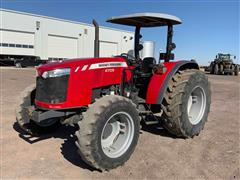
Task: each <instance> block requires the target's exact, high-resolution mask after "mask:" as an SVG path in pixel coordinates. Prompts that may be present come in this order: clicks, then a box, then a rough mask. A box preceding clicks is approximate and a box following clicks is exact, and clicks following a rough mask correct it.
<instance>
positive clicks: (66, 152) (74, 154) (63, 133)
mask: <svg viewBox="0 0 240 180" xmlns="http://www.w3.org/2000/svg"><path fill="white" fill-rule="evenodd" d="M13 129H14V130H15V131H17V132H18V133H19V137H20V138H22V139H23V140H24V141H26V142H28V143H30V144H34V143H37V142H39V141H43V140H46V139H50V138H60V139H63V140H64V142H63V143H62V144H61V147H60V149H61V153H62V155H63V157H64V158H65V159H66V160H68V161H69V162H70V163H72V164H73V165H75V166H78V167H80V168H83V169H88V170H90V171H94V170H95V169H94V168H92V167H91V166H89V165H88V164H86V163H85V162H84V161H83V160H82V159H81V157H80V155H79V154H78V149H77V146H76V145H75V141H76V137H75V135H74V134H75V132H76V130H77V129H78V128H77V127H72V126H60V127H58V128H57V129H55V130H54V131H51V132H45V133H44V134H41V135H39V136H31V135H29V134H27V133H26V132H25V131H24V130H23V129H21V127H20V126H19V125H18V123H17V122H15V123H14V124H13Z"/></svg>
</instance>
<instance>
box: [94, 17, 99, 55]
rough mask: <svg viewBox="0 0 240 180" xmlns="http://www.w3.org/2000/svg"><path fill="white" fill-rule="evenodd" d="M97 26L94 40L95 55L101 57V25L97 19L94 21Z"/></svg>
mask: <svg viewBox="0 0 240 180" xmlns="http://www.w3.org/2000/svg"><path fill="white" fill-rule="evenodd" d="M92 23H93V25H94V27H95V40H94V57H95V58H98V57H99V25H98V23H97V21H96V20H95V19H93V21H92Z"/></svg>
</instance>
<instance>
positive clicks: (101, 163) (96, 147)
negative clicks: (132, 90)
mask: <svg viewBox="0 0 240 180" xmlns="http://www.w3.org/2000/svg"><path fill="white" fill-rule="evenodd" d="M118 112H126V113H128V114H129V115H130V116H131V118H132V120H133V124H134V132H133V138H132V140H131V142H130V143H131V144H130V145H129V147H128V149H127V150H126V151H125V152H124V153H123V154H122V155H119V157H116V158H112V157H109V156H108V155H106V154H105V153H104V150H103V148H102V144H101V138H102V132H103V129H104V127H105V124H106V123H107V122H108V119H109V118H110V117H111V116H112V115H114V114H115V113H118ZM83 116H84V118H83V120H82V121H80V122H79V127H80V130H79V131H77V132H76V136H77V141H76V145H77V147H78V149H79V154H80V155H81V157H82V159H83V160H84V161H85V162H86V163H87V164H89V165H90V166H92V167H94V168H96V169H99V170H110V169H113V168H116V167H118V166H120V165H123V164H124V163H125V162H126V161H127V160H128V159H129V158H130V156H131V154H132V153H133V151H134V149H135V147H136V145H137V142H138V137H139V130H140V118H139V114H138V111H137V110H136V106H135V105H134V104H133V102H132V101H131V100H129V99H127V98H125V97H121V96H115V95H110V96H105V97H102V98H100V99H98V100H96V102H95V103H93V104H91V105H90V106H89V109H88V110H87V111H86V112H85V113H84V115H83Z"/></svg>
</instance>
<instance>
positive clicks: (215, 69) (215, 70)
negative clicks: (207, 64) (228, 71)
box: [214, 64, 219, 75]
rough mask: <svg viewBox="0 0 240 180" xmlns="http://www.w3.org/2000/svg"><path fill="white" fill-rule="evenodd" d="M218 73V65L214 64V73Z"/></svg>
mask: <svg viewBox="0 0 240 180" xmlns="http://www.w3.org/2000/svg"><path fill="white" fill-rule="evenodd" d="M218 73H219V69H218V65H217V64H215V65H214V74H215V75H217V74H218Z"/></svg>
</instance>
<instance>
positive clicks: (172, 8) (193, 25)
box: [0, 0, 240, 65]
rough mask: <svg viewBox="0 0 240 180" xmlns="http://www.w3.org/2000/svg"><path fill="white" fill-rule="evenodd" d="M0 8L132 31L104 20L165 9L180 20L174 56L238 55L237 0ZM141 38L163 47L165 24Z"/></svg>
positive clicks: (62, 1)
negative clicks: (96, 23)
mask: <svg viewBox="0 0 240 180" xmlns="http://www.w3.org/2000/svg"><path fill="white" fill-rule="evenodd" d="M0 2H1V3H0V6H1V8H5V9H12V10H17V11H23V12H28V13H34V14H40V15H45V16H51V17H56V18H62V19H68V20H73V21H79V22H85V23H91V21H92V19H93V18H95V19H96V20H97V21H98V23H99V24H100V25H102V26H108V27H113V28H119V29H124V30H130V31H134V29H133V28H132V27H128V26H121V25H115V24H111V23H106V22H105V20H106V19H108V18H109V17H111V16H119V15H125V14H131V13H139V12H156V13H167V14H171V15H175V16H177V17H179V18H180V19H181V20H182V21H183V24H181V25H177V26H175V27H174V37H173V42H174V43H175V44H176V49H175V50H174V51H173V52H174V54H175V59H177V60H187V59H195V60H197V62H198V63H199V64H201V65H207V64H208V62H210V61H211V60H213V59H214V57H215V55H216V54H217V53H220V52H221V53H230V54H233V55H236V56H237V59H236V60H235V62H238V63H240V59H239V41H240V39H239V24H240V22H239V17H240V16H239V5H240V2H239V1H238V0H225V1H224V0H222V1H221V0H218V1H216V0H198V1H190V0H184V1H181V0H168V1H166V0H165V1H162V0H149V1H147V0H119V1H117V0H115V1H114V0H108V1H107V0H102V1H101V0H98V1H97V0H83V1H81V0H0ZM141 34H142V35H143V40H152V41H154V42H155V43H156V48H155V51H156V52H155V54H156V58H157V59H158V54H159V51H160V49H163V50H165V48H166V47H165V46H166V28H165V27H161V28H145V29H144V30H143V31H142V33H141Z"/></svg>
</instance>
